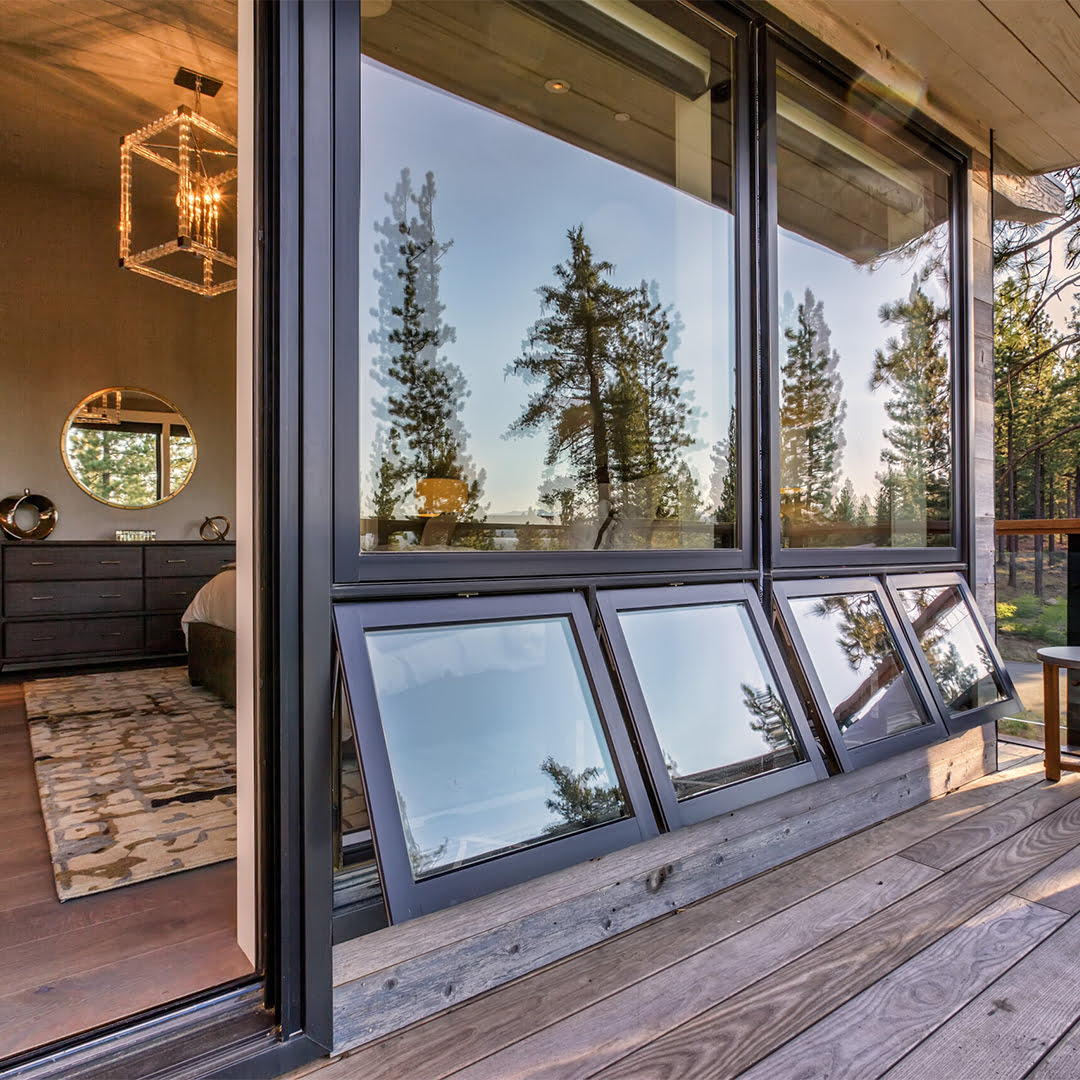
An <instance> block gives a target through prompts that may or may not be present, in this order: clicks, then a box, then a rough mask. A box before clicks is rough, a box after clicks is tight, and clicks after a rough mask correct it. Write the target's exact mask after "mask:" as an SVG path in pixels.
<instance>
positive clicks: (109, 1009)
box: [0, 682, 252, 1059]
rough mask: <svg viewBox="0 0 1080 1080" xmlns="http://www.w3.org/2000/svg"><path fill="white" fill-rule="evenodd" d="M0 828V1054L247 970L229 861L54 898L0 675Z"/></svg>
mask: <svg viewBox="0 0 1080 1080" xmlns="http://www.w3.org/2000/svg"><path fill="white" fill-rule="evenodd" d="M0 837H2V838H3V840H2V843H0V1059H3V1058H5V1057H8V1056H10V1055H13V1054H16V1053H19V1052H21V1051H24V1050H28V1049H31V1048H33V1047H35V1046H40V1045H42V1044H44V1043H48V1042H53V1041H55V1040H57V1039H61V1038H64V1037H66V1036H69V1035H73V1034H76V1033H78V1032H81V1031H86V1030H89V1029H91V1028H95V1027H98V1026H100V1025H102V1024H106V1023H109V1022H110V1021H114V1020H118V1019H121V1018H122V1017H125V1016H129V1015H131V1014H132V1013H136V1012H140V1011H142V1010H144V1009H149V1008H152V1007H154V1006H157V1005H161V1004H163V1003H165V1002H168V1001H170V1000H173V999H175V998H179V997H183V996H185V995H187V994H191V993H195V992H196V991H199V990H203V989H206V988H208V987H211V986H215V985H217V984H219V983H224V982H228V981H230V980H232V979H236V978H240V977H242V976H244V975H248V974H251V970H252V969H251V965H250V964H249V963H248V960H247V958H246V957H245V956H244V954H243V953H242V952H241V951H240V949H239V947H238V946H237V944H236V871H235V866H234V864H233V863H231V862H228V863H218V864H216V865H214V866H207V867H202V868H200V869H197V870H188V871H186V872H184V873H180V874H174V875H172V876H170V877H164V878H157V879H155V880H153V881H145V882H140V883H138V884H135V885H128V886H125V887H123V888H119V889H115V890H113V891H111V892H106V893H101V894H100V895H95V896H86V897H82V898H80V899H77V900H69V901H67V902H66V903H64V904H61V903H60V901H59V900H58V899H57V896H56V889H55V886H54V884H53V877H52V867H51V863H50V861H49V846H48V840H47V839H46V834H45V825H44V823H43V821H42V818H41V810H40V806H39V803H38V793H37V784H36V781H35V779H34V766H33V757H32V752H31V749H30V737H29V733H28V731H27V727H26V713H25V708H24V705H23V694H22V684H21V683H18V682H0Z"/></svg>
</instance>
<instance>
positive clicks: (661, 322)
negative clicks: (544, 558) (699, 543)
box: [507, 226, 701, 547]
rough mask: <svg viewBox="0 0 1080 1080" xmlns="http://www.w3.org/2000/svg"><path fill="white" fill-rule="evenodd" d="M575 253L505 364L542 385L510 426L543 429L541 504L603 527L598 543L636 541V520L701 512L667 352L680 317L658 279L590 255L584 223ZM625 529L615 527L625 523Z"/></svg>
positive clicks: (685, 412) (686, 419) (577, 231)
mask: <svg viewBox="0 0 1080 1080" xmlns="http://www.w3.org/2000/svg"><path fill="white" fill-rule="evenodd" d="M567 238H568V239H569V241H570V257H569V259H568V260H567V261H566V262H565V263H561V264H559V265H558V266H556V267H555V270H554V273H555V278H556V281H555V283H554V284H551V285H543V286H541V287H540V289H539V293H540V298H541V306H542V309H543V311H544V312H546V314H545V315H543V317H542V318H540V319H539V320H538V321H537V322H536V323H534V324H533V326H532V328H531V330H530V331H529V336H528V340H527V342H526V346H525V349H524V351H523V352H522V354H521V356H519V357H518V358H517V359H516V360H515V361H513V362H512V363H511V364H510V365H509V366H508V368H507V372H508V373H509V374H513V375H517V376H519V377H521V378H522V379H524V380H525V382H526V383H529V384H531V385H534V386H536V387H538V389H536V390H535V391H534V392H533V393H532V394H531V395H530V397H529V400H528V402H527V403H526V406H525V408H524V410H523V411H522V413H521V415H520V416H519V417H518V418H517V419H516V420H515V421H514V422H513V423H512V424H511V425H510V429H509V434H511V435H523V434H528V433H531V432H533V431H536V430H539V429H545V430H546V431H547V436H548V443H547V452H546V455H545V464H546V465H547V466H548V468H549V469H551V470H552V472H553V473H554V471H555V470H556V469H558V470H559V480H558V483H557V484H555V483H551V482H545V485H544V486H543V487H542V488H541V492H540V501H541V505H543V506H545V507H547V508H548V509H549V510H554V509H555V508H556V507H557V508H558V510H559V513H560V514H561V515H565V516H564V517H563V523H564V524H565V523H567V522H574V521H584V522H591V523H594V524H595V527H596V533H595V544H594V546H595V547H616V546H620V544H629V545H630V546H640V541H641V538H640V537H633V538H631V537H630V536H627V535H625V534H626V532H627V531H632V529H633V527H634V523H641V522H650V521H654V520H658V519H667V520H672V521H679V520H698V519H699V518H700V514H701V497H700V493H699V492H698V490H697V482H696V480H695V479H694V477H693V475H692V474H691V473H690V470H689V469H688V467H687V466H686V465H685V463H684V462H683V461H682V459H681V451H682V450H684V449H686V448H687V447H689V446H691V445H693V441H694V440H693V436H692V435H691V434H690V431H689V428H690V408H689V405H688V403H687V401H686V399H685V397H684V395H683V393H682V390H681V382H682V378H683V376H682V375H681V374H680V372H679V369H678V367H677V366H676V365H675V364H674V363H672V362H671V360H670V359H669V358H668V357H669V353H670V352H671V351H672V344H673V340H674V338H675V337H677V331H678V322H677V316H674V315H673V313H672V312H671V311H670V310H669V309H667V308H665V307H663V305H662V304H661V302H660V300H659V298H658V297H657V295H656V288H655V286H650V285H648V284H647V283H646V282H641V283H640V284H639V285H636V286H634V287H629V288H628V287H623V286H620V285H615V284H613V283H612V282H611V281H610V280H609V279H610V277H611V275H612V274H613V272H614V269H615V268H614V266H613V265H612V264H611V263H609V262H606V261H604V260H597V259H595V258H594V257H593V253H592V249H591V248H590V247H589V244H588V243H587V242H586V240H585V234H584V230H583V228H582V227H581V226H578V227H577V228H574V229H571V230H570V231H569V232H568V233H567ZM620 519H621V520H622V521H623V522H625V524H624V525H622V526H621V528H622V529H623V533H624V535H623V538H622V540H619V538H618V536H619V529H618V528H613V526H614V525H615V524H616V522H618V521H619V520H620Z"/></svg>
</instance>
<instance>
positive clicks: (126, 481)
mask: <svg viewBox="0 0 1080 1080" xmlns="http://www.w3.org/2000/svg"><path fill="white" fill-rule="evenodd" d="M157 444H158V436H156V435H153V434H150V433H147V432H133V431H121V430H116V429H114V428H110V427H104V426H103V427H74V426H73V427H71V428H69V429H68V435H67V456H68V461H69V462H70V463H71V466H72V469H73V471H74V472H75V474H76V475H77V476H78V477H79V480H80V481H81V482H82V484H83V485H84V486H85V487H86V488H87V489H88V490H89V491H91V492H92V493H93V494H94V495H96V496H97V497H98V498H99V499H102V500H104V501H105V502H110V503H116V504H118V505H120V506H146V505H147V504H148V503H154V502H157V501H158V499H159V498H160V497H161V496H160V494H159V491H158V445H157Z"/></svg>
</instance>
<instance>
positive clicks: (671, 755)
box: [619, 604, 806, 799]
mask: <svg viewBox="0 0 1080 1080" xmlns="http://www.w3.org/2000/svg"><path fill="white" fill-rule="evenodd" d="M619 625H620V627H621V628H622V632H623V636H624V637H625V638H626V644H627V646H628V648H629V650H630V656H631V659H632V660H633V662H634V671H635V673H636V674H637V677H638V681H639V683H640V684H641V689H642V693H643V694H644V695H645V703H646V705H647V706H648V709H649V717H650V718H651V720H652V725H653V728H654V730H655V731H656V737H657V739H658V740H659V742H660V748H661V750H662V751H663V754H664V761H665V763H666V765H667V769H668V775H669V776H670V777H671V780H672V783H673V784H674V787H675V794H676V796H677V797H678V798H680V799H685V798H689V797H690V796H691V795H700V794H702V793H703V792H706V791H713V790H715V789H716V788H719V787H723V786H724V785H725V784H731V783H734V782H735V781H737V780H745V779H747V778H748V777H751V776H759V775H760V774H762V773H765V772H771V771H772V770H774V769H782V768H784V767H785V766H787V765H794V764H796V763H797V762H799V761H805V760H806V757H805V754H804V753H803V750H802V747H801V746H800V745H799V740H798V736H797V735H796V733H795V728H794V725H793V724H792V721H791V716H790V714H789V713H788V710H787V707H786V705H785V704H784V701H783V699H782V698H781V696H780V692H779V689H778V687H777V685H776V681H775V680H774V679H773V676H772V673H771V672H770V670H769V665H768V662H767V661H766V659H765V653H764V651H763V650H762V648H761V645H760V643H759V642H758V639H757V634H756V632H755V630H754V625H753V623H752V621H751V619H750V614H749V612H748V611H747V610H746V606H745V605H744V604H708V605H695V606H692V607H663V608H654V609H651V610H645V611H620V612H619Z"/></svg>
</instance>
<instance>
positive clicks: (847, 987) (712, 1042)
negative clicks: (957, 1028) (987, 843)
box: [603, 788, 1080, 1080]
mask: <svg viewBox="0 0 1080 1080" xmlns="http://www.w3.org/2000/svg"><path fill="white" fill-rule="evenodd" d="M1076 790H1077V793H1078V794H1080V788H1077V789H1076ZM1078 829H1080V803H1077V802H1075V801H1074V802H1071V803H1068V804H1067V805H1065V806H1063V807H1061V808H1060V809H1058V810H1055V811H1054V812H1053V813H1051V814H1049V815H1048V816H1047V817H1044V818H1042V819H1041V820H1039V821H1037V822H1035V823H1034V824H1032V825H1029V826H1028V827H1027V828H1026V829H1023V830H1022V831H1020V832H1018V833H1016V834H1015V835H1014V836H1011V837H1009V838H1008V839H1007V840H1005V841H1003V842H1001V843H999V844H998V845H997V846H996V847H993V848H991V849H990V850H989V851H986V852H983V853H982V854H981V855H978V856H976V857H975V858H974V859H972V860H971V861H970V862H967V863H964V864H963V865H961V866H959V867H957V868H956V869H955V870H951V871H949V872H948V873H947V874H945V875H944V876H942V877H941V878H939V879H938V880H937V881H934V882H931V883H930V884H929V885H927V886H925V887H924V888H923V889H920V890H919V892H918V893H917V894H915V895H914V896H909V897H907V898H906V899H904V900H901V901H899V902H898V903H896V904H894V905H892V906H891V907H890V908H888V909H887V910H885V911H882V912H879V913H877V914H875V915H873V916H871V917H870V918H868V919H866V920H864V921H863V922H861V923H859V925H858V926H856V927H854V928H852V929H851V930H849V931H847V932H846V933H844V934H841V935H840V936H839V937H835V938H832V939H831V940H829V941H827V942H825V943H824V944H823V945H821V946H820V947H818V948H816V949H814V950H813V951H812V952H811V953H809V954H807V955H806V956H803V957H801V958H800V959H798V960H796V961H794V962H793V963H791V964H788V965H787V966H786V967H784V968H782V969H781V970H780V971H777V972H776V973H774V974H773V975H770V976H768V977H767V978H765V979H762V980H761V981H760V982H758V983H755V984H754V985H753V986H751V987H749V988H748V989H747V990H744V991H742V992H741V993H740V994H737V995H736V996H735V997H734V998H732V999H731V1000H729V1001H727V1002H724V1003H722V1004H720V1005H717V1006H715V1007H713V1008H711V1009H709V1010H708V1011H706V1012H704V1013H702V1014H701V1015H699V1016H697V1017H695V1018H694V1019H693V1020H690V1021H689V1022H687V1023H684V1024H682V1025H681V1026H680V1027H679V1028H678V1029H676V1030H674V1031H672V1032H670V1033H669V1034H668V1035H666V1036H664V1037H663V1038H660V1039H656V1040H655V1041H652V1042H650V1044H649V1045H647V1046H643V1047H641V1049H639V1050H637V1051H635V1052H634V1053H632V1054H630V1055H629V1056H628V1057H627V1058H625V1059H623V1060H622V1061H620V1062H618V1063H616V1064H615V1065H614V1066H612V1067H611V1068H610V1069H608V1070H605V1071H604V1073H603V1075H604V1076H605V1077H608V1078H611V1077H616V1076H642V1075H651V1076H655V1077H670V1076H679V1077H683V1078H687V1080H689V1078H693V1077H715V1076H716V1068H715V1066H716V1062H718V1061H722V1062H724V1068H725V1070H726V1071H727V1072H728V1073H729V1074H730V1075H733V1076H734V1075H738V1073H739V1072H742V1071H743V1070H745V1069H748V1068H749V1067H750V1066H751V1065H754V1064H756V1063H757V1062H758V1061H760V1060H761V1059H762V1058H763V1057H765V1056H767V1055H768V1054H770V1053H772V1052H773V1051H775V1050H776V1049H777V1048H778V1047H780V1046H781V1045H783V1043H784V1042H786V1041H787V1040H789V1039H792V1038H794V1037H795V1036H796V1035H798V1034H799V1033H800V1032H802V1031H803V1030H805V1029H806V1028H807V1027H809V1026H810V1025H811V1024H813V1023H816V1022H817V1021H818V1020H820V1019H821V1018H822V1017H823V1016H826V1015H827V1014H828V1013H830V1012H831V1011H832V1010H833V1009H836V1008H839V1007H840V1006H841V1005H843V1004H844V1003H845V1002H846V1001H848V1000H849V999H850V998H852V997H854V996H855V995H856V994H858V993H860V992H861V991H862V990H865V989H866V988H867V987H868V986H871V985H872V984H873V983H874V982H876V981H877V980H878V979H880V978H883V977H884V976H885V975H887V974H888V973H889V972H890V971H892V970H893V969H894V968H897V967H899V966H900V965H901V964H903V963H905V962H906V961H907V960H910V959H911V957H913V956H915V955H916V954H917V953H919V952H920V951H921V950H922V949H924V948H926V947H927V946H928V945H930V944H932V943H933V942H934V941H936V940H937V939H938V938H940V937H942V936H943V935H944V934H946V933H948V932H949V931H950V930H952V929H954V928H955V927H957V926H959V925H960V924H961V923H962V922H964V921H965V920H967V919H968V918H970V917H971V916H973V915H975V914H976V913H977V912H979V911H981V910H982V909H983V908H984V907H987V906H988V905H990V904H991V903H993V902H994V901H995V900H997V899H998V898H999V897H1001V896H1003V895H1005V893H1007V892H1009V891H1010V890H1011V889H1012V888H1014V887H1015V886H1016V885H1018V884H1020V883H1021V882H1022V881H1026V880H1027V879H1028V878H1029V877H1031V876H1032V875H1033V874H1035V873H1036V872H1038V871H1039V870H1041V869H1043V868H1044V867H1046V866H1048V865H1049V864H1050V863H1051V862H1053V861H1054V860H1055V859H1056V858H1058V857H1060V856H1061V855H1063V854H1064V853H1065V852H1066V851H1068V850H1069V849H1070V848H1071V847H1073V846H1074V845H1075V844H1076V842H1077V836H1078V835H1080V834H1078V832H1077V830H1078ZM976 1075H977V1074H976Z"/></svg>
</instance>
